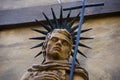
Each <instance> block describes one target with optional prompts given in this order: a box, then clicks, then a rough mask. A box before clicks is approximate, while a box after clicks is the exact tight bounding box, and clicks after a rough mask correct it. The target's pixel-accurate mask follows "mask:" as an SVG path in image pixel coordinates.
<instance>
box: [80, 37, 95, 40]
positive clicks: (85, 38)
mask: <svg viewBox="0 0 120 80" xmlns="http://www.w3.org/2000/svg"><path fill="white" fill-rule="evenodd" d="M90 39H94V38H90V37H80V40H90Z"/></svg>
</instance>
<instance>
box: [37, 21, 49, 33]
mask: <svg viewBox="0 0 120 80" xmlns="http://www.w3.org/2000/svg"><path fill="white" fill-rule="evenodd" d="M35 21H36V22H37V23H38V24H40V25H41V26H43V27H44V28H45V29H46V30H47V31H48V32H50V31H51V29H50V28H49V27H48V26H46V25H45V24H43V23H42V22H40V21H38V20H37V19H35Z"/></svg>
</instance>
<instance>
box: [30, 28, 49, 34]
mask: <svg viewBox="0 0 120 80" xmlns="http://www.w3.org/2000/svg"><path fill="white" fill-rule="evenodd" d="M32 30H33V31H36V32H39V33H42V34H44V35H47V33H48V32H46V31H42V30H38V29H35V28H32Z"/></svg>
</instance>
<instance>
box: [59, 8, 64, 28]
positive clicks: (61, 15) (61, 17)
mask: <svg viewBox="0 0 120 80" xmlns="http://www.w3.org/2000/svg"><path fill="white" fill-rule="evenodd" d="M62 19H63V11H62V6H61V9H60V20H59V21H60V22H59V23H60V26H59V27H60V28H61V26H62Z"/></svg>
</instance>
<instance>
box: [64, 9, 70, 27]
mask: <svg viewBox="0 0 120 80" xmlns="http://www.w3.org/2000/svg"><path fill="white" fill-rule="evenodd" d="M70 14H71V10H70V11H69V13H68V15H67V17H66V18H65V20H64V23H63V26H64V27H66V26H67V21H68V19H69V17H70Z"/></svg>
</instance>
